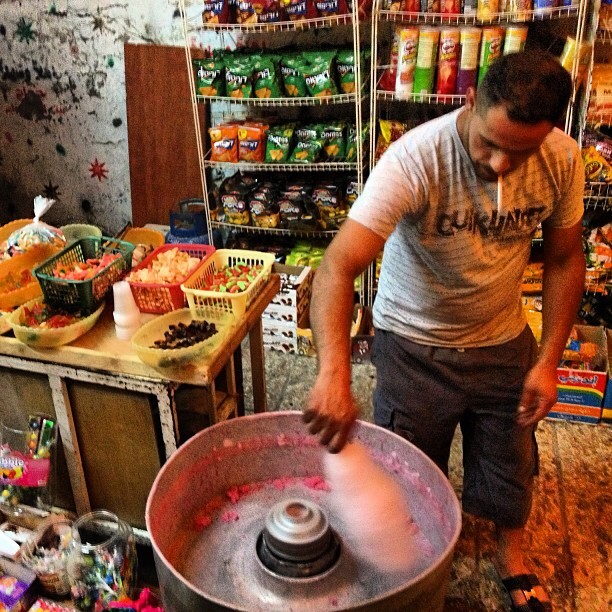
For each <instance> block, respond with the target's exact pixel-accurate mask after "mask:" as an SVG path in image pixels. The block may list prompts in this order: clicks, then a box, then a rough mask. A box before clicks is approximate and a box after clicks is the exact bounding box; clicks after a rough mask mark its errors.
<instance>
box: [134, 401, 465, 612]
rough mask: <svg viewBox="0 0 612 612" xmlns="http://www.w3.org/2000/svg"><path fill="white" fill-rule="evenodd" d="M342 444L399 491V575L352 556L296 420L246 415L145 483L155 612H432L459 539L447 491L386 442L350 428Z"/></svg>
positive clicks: (317, 448)
mask: <svg viewBox="0 0 612 612" xmlns="http://www.w3.org/2000/svg"><path fill="white" fill-rule="evenodd" d="M354 437H355V439H356V440H358V441H360V442H361V443H362V444H363V445H364V446H365V447H366V448H367V449H368V451H369V453H370V454H371V456H372V458H373V459H374V461H375V462H376V463H377V464H378V465H379V466H380V467H382V468H383V469H384V470H385V471H386V472H388V473H389V474H390V475H391V476H392V477H393V478H394V479H395V480H396V482H397V483H398V484H399V485H400V486H401V488H402V490H403V491H405V495H406V500H407V503H408V506H409V508H410V513H411V515H412V519H413V521H414V524H415V526H416V527H415V528H416V529H417V531H418V538H417V539H416V540H415V541H416V542H417V543H418V546H415V550H414V551H412V554H413V555H414V561H413V563H411V566H410V569H409V570H406V571H404V572H400V573H389V572H382V571H381V570H380V569H378V568H377V567H376V566H375V565H374V564H372V563H369V562H368V560H367V559H363V558H362V557H359V556H358V555H355V554H353V548H352V543H351V541H350V535H348V534H347V532H346V531H345V530H344V527H343V524H342V519H341V518H340V517H338V516H337V514H336V511H335V509H334V505H333V504H332V503H330V487H329V485H328V483H327V481H326V480H325V478H324V476H323V457H324V453H325V452H326V451H325V449H324V448H323V447H322V446H321V445H320V444H319V443H318V440H317V439H316V438H315V437H313V436H311V435H309V434H308V433H307V432H306V429H305V426H304V425H303V423H302V420H301V414H300V413H299V412H276V413H266V414H257V415H253V416H246V417H241V418H238V419H232V420H229V421H224V422H222V423H219V424H217V425H214V426H212V427H210V428H208V429H205V430H203V431H201V432H200V433H198V434H197V435H196V436H194V437H193V438H191V439H190V440H189V441H188V442H186V443H185V444H184V445H183V446H181V447H180V448H179V449H178V450H177V451H176V452H175V453H174V454H173V455H172V457H171V458H170V459H169V460H168V462H167V463H166V464H165V465H164V466H163V468H162V469H161V471H160V472H159V474H158V476H157V478H156V480H155V482H154V484H153V487H152V489H151V492H150V494H149V498H148V500H147V507H146V525H147V529H148V532H149V534H150V537H151V542H152V545H153V552H154V557H155V565H156V569H157V574H158V578H159V583H160V588H161V592H162V598H163V602H164V607H165V609H166V610H167V612H193V610H248V611H249V612H254V611H264V610H265V611H266V612H271V611H277V610H278V611H281V610H282V611H284V612H286V611H289V610H299V611H317V612H323V611H325V610H330V611H331V610H334V611H337V610H372V611H379V610H385V611H387V610H411V611H417V612H418V611H421V610H422V611H423V612H424V611H427V612H432V611H436V610H442V608H443V605H444V597H445V594H446V590H447V586H448V579H449V573H450V567H451V562H452V556H453V551H454V547H455V544H456V542H457V538H458V537H459V532H460V530H461V512H460V508H459V503H458V501H457V497H456V495H455V493H454V491H453V489H452V487H451V485H450V483H449V482H448V480H447V479H446V478H445V476H444V475H443V474H442V472H441V471H440V470H439V469H438V468H437V467H436V466H435V464H434V463H433V462H432V461H431V460H430V459H429V458H427V457H426V456H425V455H424V454H423V453H422V452H421V451H420V450H418V449H417V448H416V447H415V446H414V445H412V444H410V443H409V442H406V441H405V440H404V439H403V438H401V437H399V436H397V435H396V434H393V433H391V432H389V431H387V430H385V429H382V428H379V427H376V426H374V425H371V424H368V423H364V422H358V423H357V425H356V427H355V431H354Z"/></svg>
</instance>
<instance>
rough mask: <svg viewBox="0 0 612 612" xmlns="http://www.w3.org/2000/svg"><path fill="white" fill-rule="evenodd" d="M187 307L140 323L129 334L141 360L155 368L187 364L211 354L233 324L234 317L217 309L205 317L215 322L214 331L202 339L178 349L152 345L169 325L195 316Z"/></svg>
mask: <svg viewBox="0 0 612 612" xmlns="http://www.w3.org/2000/svg"><path fill="white" fill-rule="evenodd" d="M198 318H199V317H194V316H193V315H192V313H191V311H190V310H189V308H181V309H180V310H174V311H172V312H169V313H167V314H165V315H161V316H160V317H156V318H155V319H153V320H152V321H149V322H148V323H146V324H145V325H143V326H142V327H141V328H140V329H139V330H138V331H137V332H136V333H135V334H134V335H133V336H132V348H133V349H134V351H135V352H136V354H137V355H138V357H140V359H141V360H142V361H144V363H146V364H147V365H150V366H151V367H153V368H156V369H161V370H164V369H167V368H177V367H181V366H184V365H185V364H187V363H190V362H193V361H197V360H198V359H202V358H203V357H205V356H206V355H207V354H210V353H212V352H213V351H214V350H216V348H217V347H218V346H219V345H220V344H221V343H222V342H223V340H224V339H225V337H226V336H227V333H228V331H229V329H230V328H231V326H232V325H233V324H234V323H235V319H234V317H233V316H232V315H231V314H229V313H227V312H216V313H212V314H211V315H210V316H208V317H206V320H207V321H208V322H209V323H214V324H215V326H216V327H217V333H216V334H215V335H214V336H211V337H210V338H207V339H206V340H203V341H202V342H197V343H195V344H193V345H191V346H189V347H185V348H179V349H161V348H153V346H152V345H153V344H154V343H155V341H156V340H161V339H163V337H164V333H165V332H166V331H167V330H168V328H169V327H170V325H178V324H179V323H184V324H185V325H188V324H189V323H190V322H191V321H193V320H194V319H198Z"/></svg>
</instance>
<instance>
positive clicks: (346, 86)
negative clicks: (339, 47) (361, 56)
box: [336, 49, 355, 93]
mask: <svg viewBox="0 0 612 612" xmlns="http://www.w3.org/2000/svg"><path fill="white" fill-rule="evenodd" d="M336 71H337V73H338V82H339V84H340V91H341V92H342V93H355V54H354V53H353V50H352V49H350V50H343V51H338V56H337V57H336Z"/></svg>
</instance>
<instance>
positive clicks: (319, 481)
mask: <svg viewBox="0 0 612 612" xmlns="http://www.w3.org/2000/svg"><path fill="white" fill-rule="evenodd" d="M302 480H303V482H304V484H305V485H306V486H307V487H308V488H309V489H313V490H314V491H330V490H331V489H330V487H329V484H328V483H327V481H326V480H325V478H323V476H307V477H306V478H303V479H302Z"/></svg>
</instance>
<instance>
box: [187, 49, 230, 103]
mask: <svg viewBox="0 0 612 612" xmlns="http://www.w3.org/2000/svg"><path fill="white" fill-rule="evenodd" d="M193 70H194V73H195V79H196V91H197V92H198V93H199V94H200V95H201V96H224V95H225V65H224V63H223V60H222V59H215V58H209V59H194V60H193Z"/></svg>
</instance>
